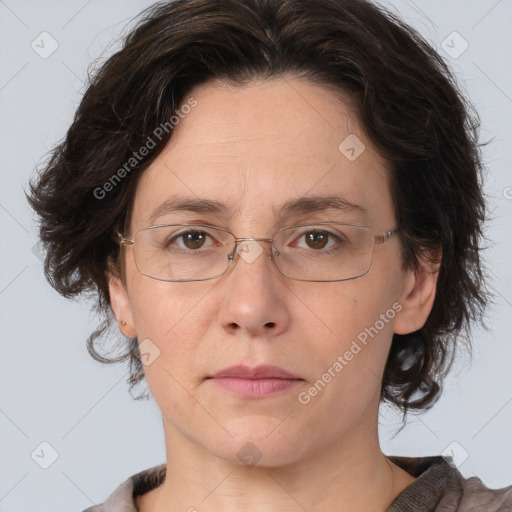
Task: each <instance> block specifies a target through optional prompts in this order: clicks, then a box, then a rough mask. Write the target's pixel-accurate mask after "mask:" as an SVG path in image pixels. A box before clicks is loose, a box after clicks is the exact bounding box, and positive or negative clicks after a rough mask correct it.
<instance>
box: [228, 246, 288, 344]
mask: <svg viewBox="0 0 512 512" xmlns="http://www.w3.org/2000/svg"><path fill="white" fill-rule="evenodd" d="M238 240H239V242H238V244H237V248H236V252H234V253H233V254H232V256H233V257H234V261H233V263H232V264H231V268H230V269H229V270H228V272H227V274H226V275H224V276H223V278H222V279H223V283H222V285H221V286H220V289H221V290H222V292H221V293H223V298H222V302H221V307H220V310H219V321H220V322H221V325H222V327H223V328H224V329H225V330H226V331H228V333H229V334H235V333H237V332H243V333H245V334H249V335H252V336H262V337H268V336H272V337H274V336H277V335H279V334H280V333H281V332H283V331H284V330H286V329H287V327H288V324H289V320H290V319H289V310H288V307H287V300H289V299H288V296H287V294H289V293H290V292H289V291H288V288H287V286H286V285H285V283H284V279H285V278H284V277H283V276H282V275H281V274H280V273H279V271H278V270H277V268H276V267H275V265H274V264H273V262H272V260H271V250H272V244H271V243H270V242H271V239H253V238H244V239H238ZM267 242H268V243H267Z"/></svg>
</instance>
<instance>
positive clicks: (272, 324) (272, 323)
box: [265, 322, 276, 327]
mask: <svg viewBox="0 0 512 512" xmlns="http://www.w3.org/2000/svg"><path fill="white" fill-rule="evenodd" d="M265 325H266V326H268V327H275V325H276V324H275V323H274V322H267V323H266V324H265Z"/></svg>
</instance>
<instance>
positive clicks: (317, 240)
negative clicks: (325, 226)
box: [305, 231, 330, 249]
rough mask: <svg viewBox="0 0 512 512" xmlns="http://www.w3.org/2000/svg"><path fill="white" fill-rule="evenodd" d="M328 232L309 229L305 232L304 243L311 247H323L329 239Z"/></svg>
mask: <svg viewBox="0 0 512 512" xmlns="http://www.w3.org/2000/svg"><path fill="white" fill-rule="evenodd" d="M329 236H330V233H327V232H326V231H309V232H308V233H306V234H305V238H306V244H307V245H308V247H311V248H312V249H323V248H324V247H325V246H326V244H327V242H328V241H329Z"/></svg>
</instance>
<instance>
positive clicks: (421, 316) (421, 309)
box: [393, 259, 440, 334]
mask: <svg viewBox="0 0 512 512" xmlns="http://www.w3.org/2000/svg"><path fill="white" fill-rule="evenodd" d="M436 261H438V262H440V259H439V260H436ZM420 264H421V266H420V268H419V269H418V270H410V271H408V276H407V277H406V279H405V285H404V289H403V294H402V297H401V298H400V301H399V302H400V304H401V305H402V309H401V310H400V312H399V313H398V314H397V315H396V317H395V322H394V323H393V332H394V333H395V334H409V333H411V332H414V331H417V330H419V329H421V328H422V327H423V326H424V325H425V323H426V321H427V319H428V316H429V315H430V312H431V311H432V306H433V305H434V299H435V297H436V289H437V278H438V277H439V263H437V264H433V263H426V262H424V261H421V262H420Z"/></svg>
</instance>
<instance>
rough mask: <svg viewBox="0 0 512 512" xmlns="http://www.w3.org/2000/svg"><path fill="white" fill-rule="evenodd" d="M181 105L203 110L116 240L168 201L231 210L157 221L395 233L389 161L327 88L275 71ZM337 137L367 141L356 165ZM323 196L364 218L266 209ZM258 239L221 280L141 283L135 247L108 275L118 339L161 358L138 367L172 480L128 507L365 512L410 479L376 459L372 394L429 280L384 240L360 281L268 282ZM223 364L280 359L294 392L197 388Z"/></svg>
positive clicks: (162, 158) (269, 266)
mask: <svg viewBox="0 0 512 512" xmlns="http://www.w3.org/2000/svg"><path fill="white" fill-rule="evenodd" d="M191 96H193V97H194V98H195V99H196V100H197V102H198V103H197V106H196V107H195V108H193V109H192V111H191V112H190V113H189V114H187V116H186V117H184V119H182V120H181V121H180V122H179V124H178V125H177V126H176V128H175V132H174V134H173V137H172V139H171V141H170V143H169V144H168V146H167V148H166V149H165V150H164V152H162V153H161V154H160V155H159V157H158V158H157V159H156V160H155V161H154V162H153V164H152V165H151V166H150V167H149V168H148V169H147V170H146V171H145V172H144V174H143V176H141V179H140V181H139V184H138V188H137V191H136V195H135V200H134V206H133V215H132V219H131V230H130V233H126V235H131V234H132V233H134V232H135V231H136V230H138V229H140V228H143V227H146V226H148V225H149V224H148V223H147V217H148V215H149V214H150V212H151V211H153V210H154V209H155V208H156V207H157V206H158V205H160V204H161V203H163V202H164V201H165V200H166V199H167V198H168V197H169V196H170V195H171V194H172V195H174V194H177V195H180V196H186V197H191V198H195V199H197V198H198V197H200V198H208V199H215V200H218V201H222V202H225V203H226V204H227V206H228V207H229V209H230V210H229V211H230V213H229V214H228V215H227V216H218V215H212V214H205V213H200V214H198V213H194V212H183V213H173V214H167V215H164V216H162V217H160V218H158V219H157V221H156V222H154V223H155V224H156V223H174V222H195V221H197V222H206V223H210V224H214V225H218V226H224V227H226V228H228V229H229V230H230V231H232V232H233V233H234V234H235V235H236V236H238V237H246V236H252V237H271V236H272V234H273V233H274V232H275V230H276V229H278V228H279V227H282V226H285V225H293V224H295V223H301V222H317V221H333V222H335V221H338V222H348V223H355V224H364V225H367V226H370V227H371V228H373V229H374V231H375V233H384V232H386V231H387V230H389V229H391V228H393V227H395V226H396V218H395V215H394V207H393V202H392V198H391V195H390V191H389V178H388V175H389V170H388V169H387V167H386V162H385V161H384V160H383V159H382V158H381V157H380V156H379V154H378V153H377V152H376V150H375V149H374V147H373V146H372V144H371V142H370V141H369V140H368V138H367V137H366V135H365V134H364V132H363V130H362V128H361V126H360V124H359V122H358V119H357V117H356V116H355V115H354V113H353V112H352V110H351V108H350V103H349V102H348V101H343V100H342V99H341V98H340V96H339V95H338V96H336V95H335V94H334V93H332V92H329V91H327V90H326V89H324V88H323V87H321V86H319V85H315V84H312V83H310V82H308V81H305V80H303V79H300V78H297V77H292V76H287V77H283V78H280V79H273V80H267V81H259V82H256V81H255V82H252V83H251V84H249V85H245V86H243V87H236V88H233V87H228V86H226V85H225V84H222V83H219V82H210V83H208V84H204V85H202V86H200V87H197V88H196V89H194V90H193V91H192V92H191ZM349 134H355V135H356V136H357V137H358V138H359V139H360V140H361V141H363V142H364V144H365V147H366V149H365V150H364V151H363V153H362V154H361V155H360V156H359V157H358V158H357V159H356V160H354V161H349V159H347V158H346V157H345V156H344V154H342V153H341V152H340V151H339V149H338V146H339V144H340V143H341V142H342V141H343V140H344V139H345V138H346V137H347V136H348V135H349ZM327 194H336V195H338V196H340V197H343V198H344V199H346V200H348V201H350V202H351V203H355V204H358V205H361V206H362V207H364V208H365V209H366V210H367V212H368V213H367V214H366V215H361V214H359V213H351V214H347V213H342V212H336V211H324V212H319V213H309V214H301V215H298V216H293V217H289V218H285V219H278V218H276V217H274V214H273V211H272V208H273V207H278V206H279V205H281V204H282V203H284V202H285V201H287V200H288V199H294V198H299V197H302V196H318V195H327ZM251 243H256V242H251ZM268 245H269V244H265V243H263V244H262V248H263V253H262V254H261V255H260V256H259V257H258V258H256V259H255V260H254V261H253V262H251V263H247V262H246V261H245V260H243V259H241V258H239V259H238V261H237V263H236V265H235V266H234V267H232V268H231V269H230V270H229V271H228V273H227V274H225V275H224V276H223V277H221V278H218V279H214V280H210V281H203V282H186V283H172V282H162V281H157V280H154V279H150V278H148V277H145V276H143V275H142V274H140V273H139V272H138V271H137V269H136V267H135V264H134V259H133V247H126V248H125V249H124V251H125V252H124V258H125V264H126V280H125V283H123V281H122V280H120V279H118V278H115V277H113V276H112V277H111V280H110V293H111V305H112V308H113V311H114V314H115V316H116V318H117V320H118V321H119V322H121V321H124V322H126V325H120V329H121V331H122V332H123V334H124V335H126V336H137V337H138V339H139V342H141V341H142V340H145V339H150V340H151V342H152V343H154V344H155V345H156V346H157V347H158V348H159V350H160V355H159V357H157V358H156V359H155V360H154V361H153V362H152V363H151V364H150V365H148V366H146V367H145V372H146V378H147V382H148V386H149V389H150V391H151V394H152V396H153V397H154V399H155V401H156V403H157V404H158V406H159V408H160V410H161V412H162V419H163V426H164V432H165V440H166V450H167V478H166V481H165V482H164V484H162V485H161V486H160V487H159V488H157V489H155V490H154V491H151V492H149V493H147V494H145V495H143V496H142V497H140V498H139V499H138V501H137V506H138V507H139V510H140V511H143V512H146V511H152V512H163V511H164V510H165V511H169V510H195V509H197V510H198V511H200V512H209V511H223V512H226V511H228V512H229V511H239V510H244V511H253V510H254V511H256V510H257V511H259V512H268V511H299V510H304V509H306V510H308V511H309V512H313V511H315V512H317V511H324V510H325V511H327V510H329V511H332V510H337V511H353V510H358V511H359V512H365V511H372V512H374V511H377V510H385V508H386V507H387V506H389V504H390V503H391V502H392V501H393V500H394V498H395V497H396V496H397V495H398V494H399V493H400V492H401V491H402V490H403V489H404V488H405V487H406V486H407V485H409V484H410V483H411V482H412V481H413V480H414V478H413V477H412V476H411V475H409V474H407V473H406V472H404V471H403V470H401V469H399V468H398V467H397V466H395V465H393V464H392V463H391V462H390V461H389V460H388V459H387V458H386V457H385V456H384V454H383V453H382V451H381V450H380V446H379V441H378V433H377V425H378V407H379V393H380V385H381V379H382V373H383V370H384V366H385V362H386V358H387V354H388V352H389V348H390V344H391V339H392V335H393V332H395V333H400V334H404V333H408V332H412V331H414V330H416V329H419V328H420V327H421V326H422V325H424V323H425V321H426V319H427V317H428V314H429V312H430V310H431V308H432V303H433V300H434V296H435V287H436V278H437V274H436V273H435V272H432V271H431V270H432V269H426V268H423V269H422V270H421V271H418V272H413V271H403V270H402V268H401V260H400V242H399V238H398V237H396V236H393V237H392V238H391V239H390V241H389V242H388V243H386V244H384V245H376V246H375V252H374V257H373V263H372V267H371V269H370V271H369V272H368V273H367V274H366V275H365V276H363V277H361V278H358V279H354V280H350V281H341V282H331V283H315V282H300V281H294V280H290V279H287V278H285V277H284V276H282V275H281V274H280V273H279V272H278V270H277V268H276V267H275V266H274V264H273V262H272V261H271V259H270V250H269V247H268ZM395 303H399V304H400V306H401V311H400V312H398V313H396V315H394V318H393V319H391V320H389V321H388V322H387V323H385V325H384V328H383V329H382V330H380V331H379V333H378V335H376V336H374V337H373V338H371V339H370V341H369V342H368V344H367V345H366V346H364V348H362V350H361V351H360V352H359V353H358V354H357V355H355V356H354V358H353V359H352V360H351V361H350V362H349V363H348V364H347V365H346V366H345V367H344V368H343V370H342V371H341V372H339V374H337V375H336V377H335V378H333V379H332V380H331V382H329V383H328V385H326V386H325V388H324V389H322V391H321V392H320V393H318V395H317V396H315V397H314V398H312V399H311V401H310V402H309V403H308V404H307V405H302V404H301V403H300V402H299V401H298V399H297V395H298V393H299V392H301V391H305V390H307V389H309V388H310V387H311V386H312V385H313V383H314V382H316V381H317V380H318V379H319V378H320V377H321V376H322V374H324V372H325V371H326V370H327V369H328V368H329V367H331V366H332V365H333V363H334V362H335V361H336V360H337V357H338V356H339V355H343V354H344V353H345V352H346V351H347V350H348V349H349V347H350V346H351V343H352V341H353V340H354V339H355V338H356V337H357V335H358V334H359V333H360V332H362V331H364V329H365V328H368V327H370V326H373V325H375V323H376V321H377V320H378V319H379V318H380V315H382V314H385V313H386V311H388V310H389V309H390V308H392V305H393V304H395ZM235 364H245V365H248V366H257V365H260V364H272V365H277V366H280V367H281V368H284V369H285V370H287V371H289V372H291V373H293V374H295V375H297V376H298V377H300V378H301V379H303V382H300V383H299V384H298V385H297V386H295V387H294V388H293V389H292V390H288V391H284V392H281V393H277V394H275V395H272V396H269V397H266V398H260V399H243V398H240V397H238V396H235V395H233V394H232V393H230V392H228V391H225V390H221V389H218V388H217V387H216V386H214V385H212V381H211V380H207V379H206V377H207V376H209V375H211V374H212V373H214V372H216V371H219V370H221V369H223V368H226V367H228V366H231V365H235ZM246 443H252V444H253V445H254V446H256V447H257V449H258V452H259V453H260V454H261V458H260V459H259V460H258V462H257V463H256V464H255V465H253V466H245V465H244V464H243V463H242V462H241V461H240V459H239V457H238V456H237V454H238V452H239V451H240V450H241V449H242V448H243V447H244V446H245V445H246ZM191 507H195V508H191Z"/></svg>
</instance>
